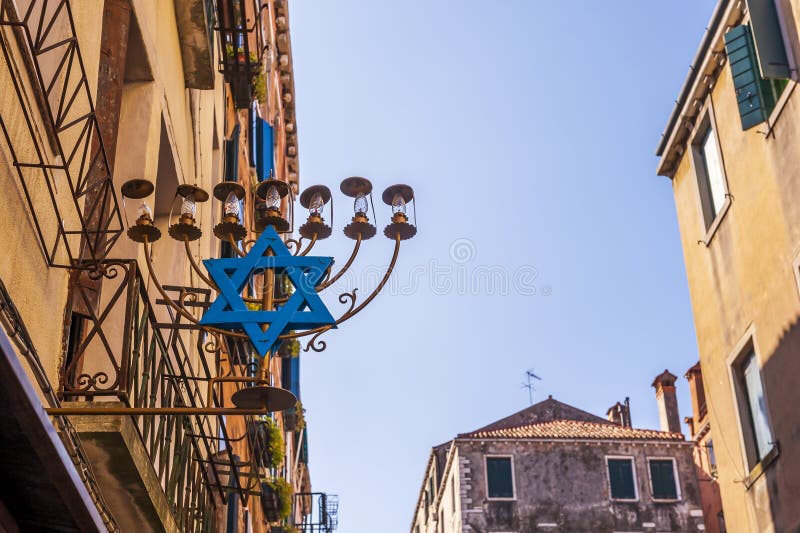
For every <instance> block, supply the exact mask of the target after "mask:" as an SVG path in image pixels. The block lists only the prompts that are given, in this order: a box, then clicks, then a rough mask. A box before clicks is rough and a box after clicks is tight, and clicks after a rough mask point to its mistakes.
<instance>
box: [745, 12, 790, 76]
mask: <svg viewBox="0 0 800 533" xmlns="http://www.w3.org/2000/svg"><path fill="white" fill-rule="evenodd" d="M747 9H748V11H749V12H750V26H751V27H752V30H753V42H754V43H755V49H756V54H757V55H758V65H759V67H761V76H762V77H763V78H767V79H787V78H789V59H788V57H787V56H786V46H785V45H784V43H783V32H782V31H781V23H780V21H779V20H778V10H777V8H776V7H775V0H747Z"/></svg>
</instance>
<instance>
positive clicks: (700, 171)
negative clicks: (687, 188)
mask: <svg viewBox="0 0 800 533" xmlns="http://www.w3.org/2000/svg"><path fill="white" fill-rule="evenodd" d="M698 116H699V117H701V118H700V120H698V121H697V122H696V123H695V126H694V129H693V130H692V133H691V136H690V138H689V148H690V150H691V152H692V157H691V161H692V170H693V171H694V175H695V181H696V183H697V192H698V195H697V197H698V202H699V207H700V220H701V221H702V223H703V232H704V236H703V242H704V243H705V244H706V246H708V245H709V244H711V240H712V239H713V237H714V234H715V233H716V232H717V228H719V226H720V224H721V222H722V219H723V218H725V214H726V213H727V212H728V209H729V208H730V205H731V195H730V188H729V186H728V174H727V172H726V171H725V156H724V154H723V152H722V143H721V141H720V138H719V128H717V121H716V117H715V115H714V106H713V104H712V102H711V98H706V101H705V103H704V104H703V107H702V108H701V109H700V113H699V114H698ZM708 130H713V131H714V138H715V140H716V143H715V144H716V146H717V153H718V154H719V164H720V172H721V174H722V186H723V189H724V192H723V196H724V201H723V202H722V205H721V206H720V208H719V209H718V210H716V208H715V207H714V205H713V202H714V200H713V197H712V195H711V182H710V180H709V176H708V171H707V170H706V158H705V156H704V154H703V149H702V143H703V140H704V139H705V137H706V135H707V133H708ZM710 209H715V211H716V212H715V213H714V215H713V217H711V216H710V213H709V211H710Z"/></svg>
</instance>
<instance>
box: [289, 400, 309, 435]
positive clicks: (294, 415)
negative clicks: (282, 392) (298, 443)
mask: <svg viewBox="0 0 800 533" xmlns="http://www.w3.org/2000/svg"><path fill="white" fill-rule="evenodd" d="M283 425H284V428H285V429H286V431H299V430H301V429H303V428H304V427H306V418H305V409H303V404H302V403H300V402H297V403H296V404H295V405H294V407H290V408H288V409H287V410H285V411H284V412H283Z"/></svg>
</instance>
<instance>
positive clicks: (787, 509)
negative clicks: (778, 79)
mask: <svg viewBox="0 0 800 533" xmlns="http://www.w3.org/2000/svg"><path fill="white" fill-rule="evenodd" d="M787 91H792V93H791V94H790V96H789V98H788V100H787V103H786V106H785V108H783V110H782V112H781V114H780V116H779V117H778V118H777V121H776V122H775V124H774V127H773V128H772V130H771V132H770V134H769V135H768V136H766V135H765V133H766V132H767V130H768V125H767V124H766V123H764V124H761V125H759V126H756V127H754V128H752V129H750V130H748V131H742V127H741V122H740V118H739V113H738V109H737V106H736V95H735V92H734V88H733V83H732V80H731V74H730V68H729V66H728V65H727V64H725V65H724V66H723V67H722V69H721V70H720V74H719V77H718V79H717V80H716V83H715V85H714V87H713V90H712V91H711V96H710V105H711V108H712V109H713V113H714V117H715V120H716V125H717V133H718V138H719V142H720V146H721V152H722V159H723V164H724V168H725V174H726V177H727V184H728V189H729V193H730V195H731V196H732V199H731V205H730V208H729V209H728V211H727V212H726V213H725V215H724V217H723V218H722V220H721V222H720V224H719V227H718V229H717V231H716V232H715V233H714V234H713V236H712V238H711V239H710V242H709V243H708V244H707V245H706V244H705V243H703V242H698V241H702V240H703V239H704V238H705V234H706V231H705V226H704V222H703V216H702V212H701V205H700V196H699V190H698V182H697V178H696V175H695V170H694V167H693V162H692V157H691V150H690V149H689V147H686V148H687V150H686V153H685V155H684V156H683V157H682V159H681V161H680V163H679V165H678V167H677V171H676V172H675V175H674V177H673V188H674V193H675V203H676V210H677V214H678V222H679V226H680V232H681V241H682V246H683V253H684V257H685V262H686V272H687V276H688V281H689V289H690V293H691V300H692V307H693V309H694V319H695V328H696V331H697V339H698V347H699V352H700V362H701V366H702V369H703V377H704V383H705V390H706V399H707V402H708V409H709V417H710V421H711V428H712V433H713V439H714V446H715V452H716V458H717V462H718V465H719V475H720V477H719V483H720V487H721V491H722V499H723V506H724V511H725V518H726V524H727V526H728V529H729V531H732V532H736V531H742V532H747V531H759V532H768V531H794V530H796V528H797V527H799V526H800V511H798V507H797V505H796V502H798V501H800V471H798V467H799V466H800V436H798V435H797V432H796V427H797V422H798V415H797V412H798V411H797V405H798V400H800V392H798V389H797V387H796V384H794V380H793V379H790V378H789V376H797V375H798V374H800V357H797V355H798V352H800V328H798V327H797V319H798V313H800V298H798V286H797V278H796V276H795V270H796V267H794V266H793V263H794V261H795V260H796V259H797V258H798V253H800V203H798V201H797V199H798V198H800V196H799V195H800V150H799V149H798V148H799V147H800V136H799V134H798V123H799V121H800V100H799V99H798V95H800V91H798V90H797V89H796V87H795V84H794V83H793V82H792V83H790V85H789V87H788V88H787ZM750 333H752V334H753V335H754V339H753V340H754V345H755V350H756V353H757V356H758V358H759V360H760V364H761V367H762V377H763V381H764V388H765V394H766V401H767V408H768V412H769V417H770V419H771V424H772V430H773V437H774V439H775V440H776V441H778V442H779V443H780V449H781V455H780V457H779V458H778V460H777V462H776V463H774V464H773V465H772V466H771V467H770V468H769V469H768V470H767V473H766V475H764V476H762V477H760V478H759V479H758V480H757V481H756V482H755V484H754V485H753V486H752V487H751V488H750V489H747V488H746V487H745V484H744V483H742V480H743V479H744V478H745V476H746V475H747V474H748V473H749V472H748V469H747V467H746V464H745V460H744V447H743V441H742V437H741V431H740V422H739V419H738V414H737V413H738V409H737V407H736V403H735V397H734V393H733V386H732V382H731V377H730V372H729V364H728V362H729V361H728V360H729V357H731V356H734V355H736V353H735V350H736V349H737V346H739V345H740V343H741V342H742V341H743V339H744V338H745V337H747V336H748V335H749V334H750ZM770 515H774V519H775V522H774V524H773V523H772V520H771V519H770Z"/></svg>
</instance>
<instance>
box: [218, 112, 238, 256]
mask: <svg viewBox="0 0 800 533" xmlns="http://www.w3.org/2000/svg"><path fill="white" fill-rule="evenodd" d="M223 147H224V151H225V169H224V170H223V176H224V178H225V181H239V125H238V124H237V125H236V127H235V128H233V132H231V137H230V139H225V141H224V142H223ZM220 257H228V258H230V257H238V256H237V255H236V253H235V252H234V251H233V247H232V246H231V244H230V243H229V242H226V241H222V242H221V243H220Z"/></svg>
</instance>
